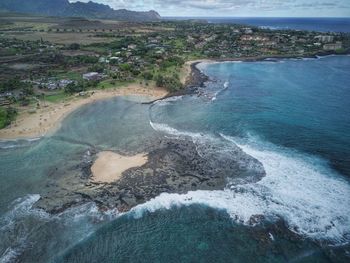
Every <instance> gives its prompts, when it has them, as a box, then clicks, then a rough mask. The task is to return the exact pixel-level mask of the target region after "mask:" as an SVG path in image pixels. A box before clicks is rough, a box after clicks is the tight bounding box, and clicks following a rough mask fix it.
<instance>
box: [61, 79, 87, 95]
mask: <svg viewBox="0 0 350 263" xmlns="http://www.w3.org/2000/svg"><path fill="white" fill-rule="evenodd" d="M86 88H87V85H86V83H85V82H83V81H81V82H79V83H71V84H68V85H67V86H66V87H65V88H64V92H66V93H69V94H73V93H78V92H81V91H85V90H86Z"/></svg>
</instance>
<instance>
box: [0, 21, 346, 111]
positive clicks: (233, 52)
mask: <svg viewBox="0 0 350 263" xmlns="http://www.w3.org/2000/svg"><path fill="white" fill-rule="evenodd" d="M6 19H7V20H8V22H6V23H5V24H3V25H0V40H1V42H0V62H1V63H0V79H1V81H0V95H1V96H0V99H1V105H6V106H9V105H12V106H14V107H15V106H19V105H31V104H36V103H38V99H39V100H44V101H48V102H53V103H55V102H58V101H62V100H64V99H67V98H69V97H70V96H71V95H73V94H75V93H79V92H84V91H87V90H89V89H110V88H118V87H121V86H125V85H127V84H130V83H140V84H144V85H146V86H149V85H154V84H155V85H157V86H159V87H163V88H165V89H167V90H168V91H170V92H175V91H178V90H179V89H181V88H183V85H182V83H181V81H180V75H181V79H182V77H183V75H182V74H183V70H182V67H183V65H184V63H185V61H188V60H197V59H205V58H209V59H223V60H225V59H232V58H234V59H236V58H242V57H269V56H297V57H302V56H311V55H315V54H329V53H337V54H344V53H349V51H350V34H345V33H324V34H320V33H318V32H308V31H293V30H273V31H272V30H268V29H261V28H256V27H247V26H244V25H233V24H211V23H206V22H205V21H161V22H149V23H142V25H141V24H138V23H127V22H120V21H119V22H115V23H114V22H113V21H108V23H106V22H105V21H102V20H101V21H91V20H87V19H82V20H80V19H79V20H71V19H69V18H66V19H63V18H60V19H57V18H48V17H39V16H38V17H35V19H31V20H30V22H23V21H22V20H21V21H16V17H15V16H14V17H7V18H6ZM19 20H20V19H19ZM28 21H29V20H28ZM324 36H326V38H324ZM325 39H328V40H325ZM326 44H328V47H327V46H325V45H326ZM92 72H97V73H99V74H93V73H92ZM86 73H92V75H91V74H89V75H86V76H85V77H83V74H86ZM89 79H90V80H89ZM42 94H45V95H44V96H43V95H42ZM2 114H3V113H2ZM6 114H7V113H6ZM3 115H4V114H3ZM10 115H11V114H10ZM6 116H7V115H6Z"/></svg>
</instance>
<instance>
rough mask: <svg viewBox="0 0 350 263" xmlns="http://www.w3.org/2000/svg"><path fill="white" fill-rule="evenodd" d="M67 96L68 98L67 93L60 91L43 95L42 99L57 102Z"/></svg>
mask: <svg viewBox="0 0 350 263" xmlns="http://www.w3.org/2000/svg"><path fill="white" fill-rule="evenodd" d="M67 98H69V95H68V94H66V93H64V91H62V92H59V93H55V94H50V95H45V97H44V100H45V101H48V102H52V103H57V102H60V101H62V100H65V99H67Z"/></svg>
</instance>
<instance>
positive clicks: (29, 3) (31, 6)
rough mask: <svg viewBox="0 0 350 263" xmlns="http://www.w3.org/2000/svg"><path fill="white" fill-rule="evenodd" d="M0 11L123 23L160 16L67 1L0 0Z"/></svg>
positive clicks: (154, 13) (145, 12)
mask: <svg viewBox="0 0 350 263" xmlns="http://www.w3.org/2000/svg"><path fill="white" fill-rule="evenodd" d="M0 9H2V10H6V11H9V12H21V13H29V14H37V15H47V16H63V17H86V18H99V19H113V20H123V21H158V20H160V19H161V17H160V15H159V14H158V13H157V12H156V11H154V10H150V11H144V12H138V11H130V10H127V9H118V10H115V9H113V8H111V7H110V6H109V5H104V4H99V3H95V2H93V1H89V2H87V3H83V2H80V1H79V2H74V3H70V2H69V1H68V0H26V1H23V0H0Z"/></svg>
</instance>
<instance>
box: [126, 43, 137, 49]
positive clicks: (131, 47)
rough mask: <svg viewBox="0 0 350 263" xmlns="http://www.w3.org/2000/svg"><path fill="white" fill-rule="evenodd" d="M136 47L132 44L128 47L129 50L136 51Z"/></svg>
mask: <svg viewBox="0 0 350 263" xmlns="http://www.w3.org/2000/svg"><path fill="white" fill-rule="evenodd" d="M136 47H137V46H136V45H135V44H130V45H128V49H136Z"/></svg>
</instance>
